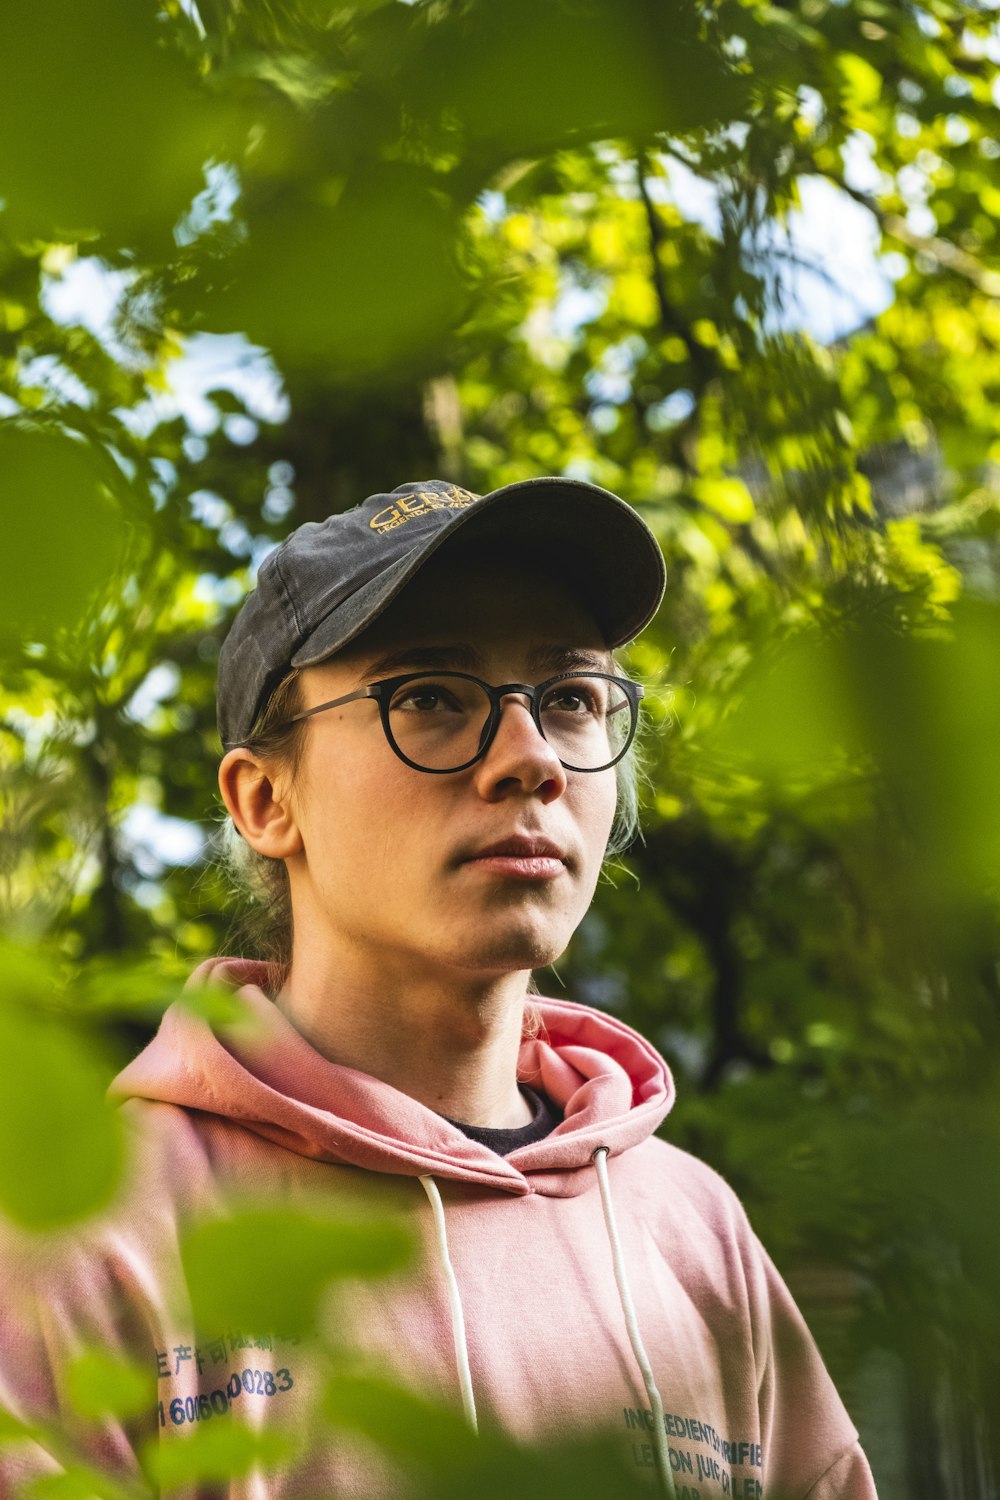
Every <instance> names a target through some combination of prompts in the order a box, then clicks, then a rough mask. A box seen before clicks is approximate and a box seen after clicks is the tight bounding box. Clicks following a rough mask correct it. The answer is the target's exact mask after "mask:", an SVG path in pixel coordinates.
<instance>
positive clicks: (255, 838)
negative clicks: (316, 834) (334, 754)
mask: <svg viewBox="0 0 1000 1500" xmlns="http://www.w3.org/2000/svg"><path fill="white" fill-rule="evenodd" d="M219 791H220V792H221V793H222V800H223V802H224V803H225V804H226V808H227V810H228V812H229V816H230V817H231V818H232V820H233V822H234V823H235V825H236V827H237V829H238V830H239V832H240V833H241V834H242V835H243V837H244V838H245V839H246V841H247V843H248V844H249V845H250V847H251V848H252V849H256V850H257V853H258V854H266V855H267V856H268V858H270V859H288V858H289V857H290V856H291V855H293V854H298V853H299V852H300V851H301V849H302V835H301V834H300V832H299V828H298V824H297V822H296V819H295V814H294V811H293V809H292V806H291V797H290V792H291V784H290V778H289V777H287V776H284V775H281V774H279V773H278V772H277V769H276V767H275V766H274V764H273V763H268V762H265V761H264V760H262V759H261V757H260V756H258V755H255V754H254V753H253V751H252V750H248V749H246V747H245V746H243V745H238V746H237V747H236V749H235V750H230V751H228V752H227V754H226V755H225V756H224V757H223V759H222V764H221V765H220V766H219Z"/></svg>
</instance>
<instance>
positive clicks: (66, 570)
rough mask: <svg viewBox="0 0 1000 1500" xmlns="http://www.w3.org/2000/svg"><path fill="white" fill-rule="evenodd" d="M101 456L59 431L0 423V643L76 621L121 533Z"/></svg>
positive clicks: (110, 477)
mask: <svg viewBox="0 0 1000 1500" xmlns="http://www.w3.org/2000/svg"><path fill="white" fill-rule="evenodd" d="M115 480H116V476H115V473H114V470H113V466H112V465H111V463H110V460H108V459H107V457H106V455H104V454H102V453H98V452H96V451H95V450H94V449H93V448H92V447H90V446H88V445H87V444H86V443H84V442H82V441H80V440H78V439H74V438H71V437H69V436H68V435H67V434H66V433H64V432H61V431H58V430H55V429H50V428H40V427H28V426H24V425H21V424H20V423H17V422H11V421H8V422H6V423H3V424H2V425H0V515H2V516H3V524H4V546H3V548H2V549H0V644H2V643H3V640H4V637H9V638H12V639H13V640H15V641H18V642H20V641H22V640H24V639H25V638H27V639H36V638H38V637H44V636H50V635H51V633H52V632H53V630H54V629H56V628H57V627H59V626H63V627H71V626H75V625H78V624H79V623H80V619H81V616H82V614H83V611H84V609H85V607H86V604H87V602H88V599H89V598H90V597H91V596H92V595H93V594H94V592H95V591H96V590H97V589H98V587H99V585H100V584H101V583H102V582H103V581H105V580H106V579H107V577H108V575H109V572H110V571H111V569H112V567H113V565H114V559H115V555H116V553H117V552H118V551H119V550H120V548H121V546H122V543H123V541H124V536H125V526H124V521H123V518H122V515H121V512H120V511H118V510H117V508H116V506H115V504H114V502H113V500H112V485H113V484H114V483H115Z"/></svg>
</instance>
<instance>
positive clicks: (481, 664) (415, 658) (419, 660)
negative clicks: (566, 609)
mask: <svg viewBox="0 0 1000 1500" xmlns="http://www.w3.org/2000/svg"><path fill="white" fill-rule="evenodd" d="M425 668H426V669H427V670H429V671H435V670H437V671H447V670H449V669H450V670H452V671H456V672H473V673H476V674H482V673H483V672H484V671H485V669H486V663H485V660H484V658H483V656H482V653H481V652H479V651H477V650H476V649H475V647H474V646H466V645H460V644H457V643H456V644H455V645H450V646H434V645H426V646H404V647H402V648H401V649H400V650H398V651H390V652H389V653H388V654H387V655H385V656H380V657H379V658H378V660H377V661H372V662H369V663H368V666H367V667H366V668H365V670H364V671H363V672H362V674H361V676H360V677H359V678H358V683H359V685H360V684H361V683H363V682H366V681H368V680H369V679H370V678H372V677H373V676H374V677H384V676H389V675H390V674H392V673H394V672H420V671H423V670H424V669H425ZM528 670H529V671H530V672H532V673H534V672H546V671H548V672H551V673H552V674H553V675H554V674H556V673H558V672H614V671H615V664H614V662H613V661H612V659H611V653H610V652H609V651H594V650H588V649H584V648H580V647H576V646H555V645H545V646H535V647H533V648H532V650H530V651H529V652H528Z"/></svg>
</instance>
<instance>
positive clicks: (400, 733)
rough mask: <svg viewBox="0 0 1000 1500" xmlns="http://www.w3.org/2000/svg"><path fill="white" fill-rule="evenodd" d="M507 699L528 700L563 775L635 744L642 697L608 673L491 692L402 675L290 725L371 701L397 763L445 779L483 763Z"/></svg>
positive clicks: (471, 684)
mask: <svg viewBox="0 0 1000 1500" xmlns="http://www.w3.org/2000/svg"><path fill="white" fill-rule="evenodd" d="M512 694H513V695H516V696H518V697H525V698H527V699H528V703H529V706H530V709H531V717H532V718H533V719H534V721H535V726H536V728H537V729H538V731H539V733H540V734H541V735H542V737H543V739H545V740H546V741H547V742H548V743H549V744H550V745H551V746H552V749H553V750H554V751H555V753H556V755H557V756H558V758H559V761H560V763H561V764H562V765H563V766H564V768H565V769H566V770H567V771H606V770H608V769H609V768H610V767H611V766H613V765H615V764H616V763H617V762H618V761H620V760H621V758H622V756H623V755H624V754H625V752H626V750H627V749H628V747H629V746H630V745H631V743H632V741H633V739H634V738H635V731H636V725H637V723H638V717H639V700H640V698H641V697H642V695H643V689H642V686H641V684H640V683H638V682H632V681H631V680H630V679H629V678H627V677H613V676H612V675H611V674H610V673H607V672H562V673H560V675H559V676H558V677H549V678H547V679H546V681H545V682H540V683H538V684H537V686H535V687H530V686H529V685H528V684H527V683H524V682H505V683H503V685H502V686H501V687H491V686H490V684H489V683H488V682H483V681H481V679H480V678H478V677H470V676H469V674H468V673H467V672H407V673H405V674H404V675H403V676H401V677H386V678H384V679H383V680H382V681H381V682H370V683H368V685H367V686H366V687H363V688H359V689H358V691H357V692H355V693H346V694H345V695H344V697H343V698H331V699H330V701H329V702H328V703H318V704H317V705H316V707H315V708H307V709H305V710H303V712H302V713H299V714H293V715H292V717H291V718H290V719H289V720H287V722H288V723H289V724H295V723H297V722H298V720H300V719H311V718H312V716H313V715H314V714H320V713H324V712H325V711H326V710H327V709H328V708H340V707H341V705H342V704H345V703H353V702H355V701H356V700H358V699H361V698H374V699H375V700H376V702H377V703H378V706H379V714H380V715H381V719H382V728H383V729H384V731H385V737H386V739H387V740H388V741H389V744H390V745H391V747H392V749H393V750H394V751H395V752H396V754H397V755H398V756H399V758H400V760H402V761H405V762H406V764H407V765H408V766H412V767H413V769H414V770H415V771H427V772H428V773H429V774H430V775H432V776H445V775H448V774H450V773H451V772H453V771H465V770H468V768H469V766H474V765H475V763H476V761H477V760H481V759H482V757H483V756H484V755H485V754H486V752H487V750H488V749H489V748H490V745H491V744H492V743H493V740H494V737H495V735H496V732H497V730H498V729H499V727H500V716H501V714H502V712H503V699H504V698H506V697H509V696H511V695H512Z"/></svg>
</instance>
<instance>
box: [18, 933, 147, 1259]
mask: <svg viewBox="0 0 1000 1500" xmlns="http://www.w3.org/2000/svg"><path fill="white" fill-rule="evenodd" d="M2 965H3V981H2V992H0V1056H2V1057H3V1058H4V1065H5V1068H6V1070H7V1077H6V1082H5V1085H4V1088H3V1090H2V1091H0V1139H2V1140H3V1141H4V1150H3V1151H2V1152H0V1209H2V1210H3V1211H4V1212H5V1213H7V1214H8V1215H9V1216H10V1217H11V1218H12V1219H14V1220H16V1221H17V1222H18V1223H20V1224H23V1225H25V1226H26V1227H28V1228H31V1229H45V1228H52V1227H55V1226H57V1225H65V1224H68V1223H71V1222H73V1221H74V1220H76V1219H81V1218H83V1217H85V1216H86V1215H87V1214H90V1213H93V1212H94V1211H96V1210H97V1209H99V1208H101V1207H102V1206H103V1205H104V1204H105V1203H107V1201H108V1199H109V1198H110V1196H111V1194H112V1192H113V1191H114V1188H115V1186H116V1184H117V1182H118V1179H119V1176H120V1174H121V1169H122V1166H123V1157H124V1142H123V1134H122V1128H121V1124H120V1121H119V1118H118V1115H117V1114H116V1113H115V1112H114V1111H113V1110H112V1109H111V1108H110V1107H109V1105H108V1104H107V1102H106V1100H105V1089H106V1087H107V1082H108V1070H107V1067H106V1065H105V1064H104V1063H103V1061H102V1059H101V1056H100V1054H99V1052H98V1051H97V1049H96V1048H95V1046H94V1045H93V1043H92V1041H91V1040H90V1039H89V1038H88V1037H86V1036H85V1035H84V1034H82V1033H79V1032H75V1031H73V1030H71V1029H70V1028H69V1027H68V1026H67V1025H65V1024H64V1023H63V1022H62V1021H60V1020H59V1019H57V1018H56V1017H54V1016H51V1015H49V1016H47V1015H45V1014H44V1012H43V1011H41V1009H40V1008H39V1001H40V999H42V998H43V994H44V999H46V1000H47V999H48V997H49V994H50V993H51V989H52V988H54V985H53V982H52V980H51V979H49V978H48V976H47V975H46V972H45V970H44V967H43V966H42V965H41V964H40V963H39V961H38V960H37V959H36V958H34V957H33V956H31V955H29V954H25V953H24V952H23V951H21V950H18V949H15V948H13V947H11V946H4V947H3V949H2ZM43 986H45V987H47V988H48V993H44V991H43Z"/></svg>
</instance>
